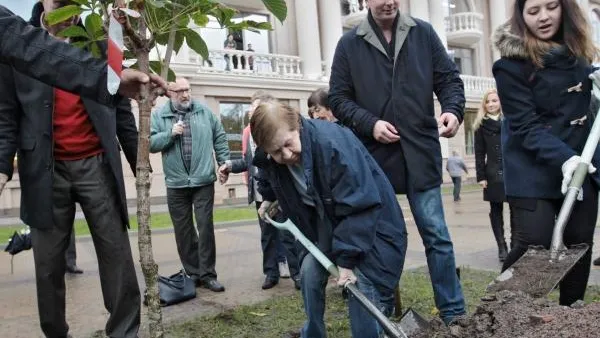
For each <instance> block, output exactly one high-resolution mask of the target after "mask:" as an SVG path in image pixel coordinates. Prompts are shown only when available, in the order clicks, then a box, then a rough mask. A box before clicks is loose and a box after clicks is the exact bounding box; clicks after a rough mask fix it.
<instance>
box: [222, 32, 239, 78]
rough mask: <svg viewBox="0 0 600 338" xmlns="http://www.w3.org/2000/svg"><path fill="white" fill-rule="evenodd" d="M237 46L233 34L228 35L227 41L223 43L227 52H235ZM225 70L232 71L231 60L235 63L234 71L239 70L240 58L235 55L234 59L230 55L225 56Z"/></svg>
mask: <svg viewBox="0 0 600 338" xmlns="http://www.w3.org/2000/svg"><path fill="white" fill-rule="evenodd" d="M236 47H237V44H236V42H235V40H233V34H228V35H227V40H225V42H223V48H224V49H225V50H227V49H230V50H235V49H237V48H236ZM224 57H225V70H231V65H230V64H229V60H230V59H231V62H232V63H233V69H237V67H238V57H237V55H234V56H233V57H232V56H231V55H229V54H225V56H224Z"/></svg>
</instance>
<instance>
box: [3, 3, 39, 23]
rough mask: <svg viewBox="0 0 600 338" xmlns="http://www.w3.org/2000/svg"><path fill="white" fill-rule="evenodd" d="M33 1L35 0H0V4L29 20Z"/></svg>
mask: <svg viewBox="0 0 600 338" xmlns="http://www.w3.org/2000/svg"><path fill="white" fill-rule="evenodd" d="M35 2H36V0H0V5H2V6H4V7H6V8H8V9H10V10H11V11H12V12H13V13H15V14H17V15H20V16H21V17H22V18H23V19H25V20H29V18H30V17H31V8H33V5H34V4H35Z"/></svg>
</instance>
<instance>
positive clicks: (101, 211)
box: [0, 0, 140, 338]
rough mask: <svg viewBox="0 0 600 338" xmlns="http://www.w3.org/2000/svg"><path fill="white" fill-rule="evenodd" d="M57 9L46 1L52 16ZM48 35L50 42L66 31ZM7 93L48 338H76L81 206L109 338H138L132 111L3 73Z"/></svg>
mask: <svg viewBox="0 0 600 338" xmlns="http://www.w3.org/2000/svg"><path fill="white" fill-rule="evenodd" d="M55 4H56V3H55V2H54V1H52V0H45V2H44V7H45V11H46V12H48V11H50V10H53V9H55V7H54V6H55ZM75 22H76V21H73V22H72V23H75ZM46 28H47V29H48V31H49V33H51V34H56V33H57V30H58V29H61V28H58V27H55V26H51V27H46ZM62 28H64V27H62ZM98 86H106V85H105V83H100V84H98ZM0 92H1V93H3V95H2V96H1V97H0V135H1V136H0V181H2V182H6V181H7V180H9V179H10V178H11V176H12V173H13V172H12V171H13V164H12V160H13V158H14V155H15V152H16V151H18V155H19V165H18V167H19V180H20V184H21V219H22V220H23V222H24V223H25V224H27V225H29V226H30V227H31V235H32V247H33V254H34V261H35V270H36V285H37V299H38V308H39V314H40V324H41V327H42V331H43V332H44V334H45V335H46V336H47V337H49V338H58V337H66V336H67V334H68V331H69V326H68V325H67V323H66V320H65V280H64V274H65V268H66V265H65V250H66V249H67V246H68V244H69V239H70V236H71V232H72V230H73V218H74V216H75V204H76V203H79V204H80V205H81V208H82V209H83V212H84V213H85V216H86V219H87V221H88V224H89V227H90V232H91V234H92V239H93V241H94V246H95V248H96V254H97V257H98V265H99V273H100V282H101V285H102V291H103V296H104V304H105V306H106V309H107V311H108V312H109V314H110V317H109V320H108V322H107V324H106V334H107V335H108V336H109V337H131V338H133V337H137V332H138V328H139V323H140V292H139V287H138V283H137V277H136V274H135V267H134V264H133V257H132V252H131V247H130V243H129V237H128V234H127V227H128V225H129V220H128V219H129V216H128V212H127V203H126V197H125V186H124V182H123V172H122V170H123V169H122V166H121V158H120V153H119V144H120V146H121V147H122V149H123V152H124V154H125V156H126V158H127V161H128V162H129V164H130V166H131V169H132V170H134V172H135V165H136V157H137V137H138V133H137V128H136V125H135V118H134V116H133V113H132V112H131V106H130V104H129V101H128V100H127V99H123V100H122V101H121V102H120V104H119V105H118V106H117V107H116V108H112V107H107V106H104V105H101V104H98V103H97V102H95V101H91V100H89V99H85V98H80V97H79V96H78V95H75V94H72V93H69V92H66V91H62V90H60V89H57V88H53V87H50V86H48V85H45V84H43V83H41V82H39V81H37V80H35V79H33V78H31V77H28V76H26V75H24V74H22V73H20V72H18V71H17V70H15V69H14V68H11V67H10V66H8V65H2V64H0ZM2 186H3V185H2Z"/></svg>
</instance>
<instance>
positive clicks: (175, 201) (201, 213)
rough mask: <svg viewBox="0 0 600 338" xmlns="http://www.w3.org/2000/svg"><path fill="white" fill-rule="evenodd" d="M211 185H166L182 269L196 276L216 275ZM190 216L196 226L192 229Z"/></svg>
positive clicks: (204, 277)
mask: <svg viewBox="0 0 600 338" xmlns="http://www.w3.org/2000/svg"><path fill="white" fill-rule="evenodd" d="M214 200H215V185H214V184H208V185H205V186H201V187H194V188H167V205H168V207H169V214H170V215H171V221H172V222H173V228H174V230H175V241H176V243H177V251H178V253H179V259H180V260H181V264H182V265H183V268H184V269H185V271H186V272H187V273H188V274H189V275H190V276H192V277H195V278H197V279H198V280H202V281H206V280H210V279H216V278H217V272H216V271H215V261H216V248H215V228H214V224H213V205H214ZM194 216H195V217H196V225H197V226H196V228H197V229H198V232H197V233H196V229H194Z"/></svg>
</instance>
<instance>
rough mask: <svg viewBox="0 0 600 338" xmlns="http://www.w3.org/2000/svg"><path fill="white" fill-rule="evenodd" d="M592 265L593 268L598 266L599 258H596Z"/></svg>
mask: <svg viewBox="0 0 600 338" xmlns="http://www.w3.org/2000/svg"><path fill="white" fill-rule="evenodd" d="M594 265H595V266H600V257H598V258H596V259H595V260H594Z"/></svg>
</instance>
